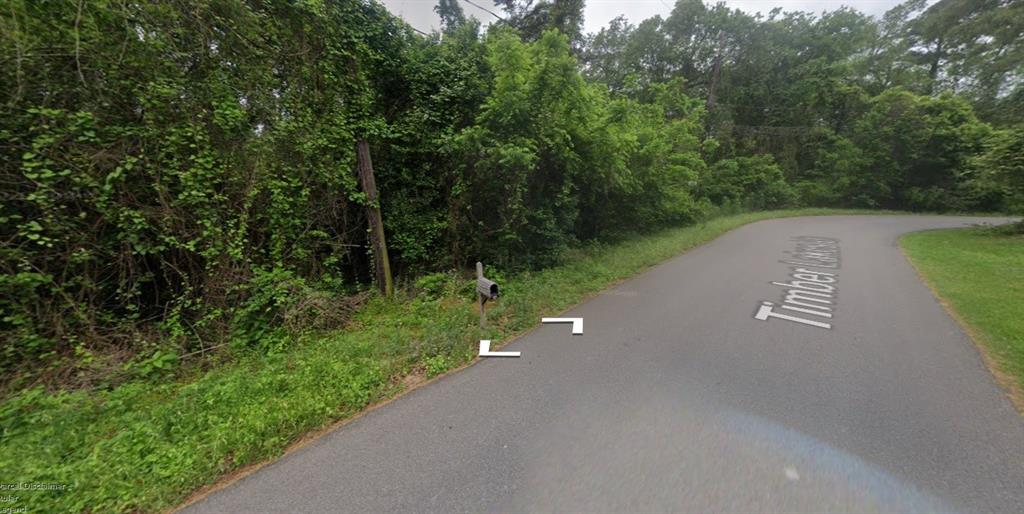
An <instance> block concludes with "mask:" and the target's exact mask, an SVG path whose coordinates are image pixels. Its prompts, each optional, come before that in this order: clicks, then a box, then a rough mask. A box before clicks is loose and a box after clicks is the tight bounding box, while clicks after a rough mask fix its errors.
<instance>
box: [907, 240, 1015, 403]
mask: <svg viewBox="0 0 1024 514" xmlns="http://www.w3.org/2000/svg"><path fill="white" fill-rule="evenodd" d="M900 244H901V245H902V246H903V249H904V251H905V252H906V253H907V255H908V256H909V257H910V260H911V262H912V263H913V264H914V266H915V267H916V268H917V270H918V271H919V272H920V273H921V275H923V276H924V278H925V280H926V281H927V282H928V284H929V285H930V286H931V287H932V290H934V291H935V293H936V294H937V295H938V296H939V297H940V298H941V299H943V300H944V301H945V302H946V304H947V306H948V307H950V308H951V309H952V311H953V314H954V316H955V317H957V318H958V319H959V321H960V322H961V324H962V325H964V327H965V328H966V330H967V331H968V332H969V333H970V334H971V335H972V336H973V338H974V340H975V341H977V343H978V344H979V346H980V347H981V351H982V354H983V355H984V356H985V360H986V361H988V364H989V366H990V367H991V368H993V373H994V374H995V375H996V377H997V378H998V379H999V381H1000V382H1002V383H1003V385H1004V386H1005V387H1007V389H1009V390H1010V393H1011V398H1013V400H1014V403H1016V404H1017V407H1018V408H1019V409H1022V410H1024V387H1022V386H1024V235H1022V234H1014V233H1012V232H1011V231H1009V230H1007V229H1006V228H1005V227H999V228H987V229H986V228H974V229H952V230H933V231H927V232H918V233H914V234H908V235H906V236H904V237H903V238H902V239H901V240H900Z"/></svg>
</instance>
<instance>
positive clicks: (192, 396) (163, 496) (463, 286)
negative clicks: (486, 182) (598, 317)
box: [0, 209, 875, 512]
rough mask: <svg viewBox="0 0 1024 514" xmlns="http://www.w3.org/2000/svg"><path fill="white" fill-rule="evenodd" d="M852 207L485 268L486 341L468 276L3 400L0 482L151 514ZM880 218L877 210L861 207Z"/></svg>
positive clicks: (95, 506)
mask: <svg viewBox="0 0 1024 514" xmlns="http://www.w3.org/2000/svg"><path fill="white" fill-rule="evenodd" d="M858 212H860V211H849V210H842V211H834V210H825V209H802V210H790V211H768V212H759V213H750V214H738V215H732V216H725V217H718V218H715V219H712V220H709V221H707V222H706V223H700V224H696V225H693V226H689V227H684V228H675V229H668V230H664V231H660V232H657V233H655V234H651V235H646V236H636V237H630V238H626V239H624V240H621V241H619V242H617V243H615V244H609V245H591V246H588V247H585V248H579V249H574V250H571V251H570V252H569V253H568V254H567V255H566V256H565V257H566V260H565V264H563V265H560V266H556V267H551V268H548V269H545V270H542V271H524V272H521V273H516V274H509V275H505V274H502V273H500V272H499V271H497V270H494V269H488V270H487V273H488V274H489V275H490V276H492V277H494V278H496V279H497V280H498V281H500V282H501V284H502V288H503V289H502V292H503V295H502V297H501V298H500V299H499V300H498V301H496V302H490V303H488V326H487V329H486V331H485V332H483V333H481V331H480V330H479V328H478V326H477V322H478V317H477V311H476V303H475V297H474V291H475V281H474V280H473V279H471V278H470V277H469V276H462V275H458V274H452V273H438V274H431V275H426V276H424V277H423V278H421V279H420V280H419V281H418V282H417V283H416V284H415V285H414V286H413V287H412V288H411V289H410V290H409V291H407V292H406V293H403V295H402V296H403V297H401V298H394V299H387V298H384V297H381V296H375V297H374V298H373V299H371V300H369V301H368V302H367V303H366V304H365V305H363V306H362V308H361V309H359V310H358V312H357V313H355V314H354V315H353V316H352V318H351V319H350V320H349V322H348V324H347V326H346V327H344V328H343V329H341V330H335V331H330V332H309V333H307V334H305V335H303V336H299V337H297V338H295V339H294V340H290V341H288V345H287V346H283V347H281V348H278V349H276V350H275V349H269V350H266V351H263V350H255V349H254V350H251V351H249V352H247V353H242V354H238V355H236V356H235V359H234V361H233V362H231V363H229V364H225V365H221V366H217V367H214V368H212V369H210V370H208V371H203V370H201V369H193V370H191V372H190V373H187V374H185V375H184V376H179V377H177V378H176V379H173V380H166V379H164V380H159V379H157V380H149V381H135V382H131V383H126V384H122V385H120V386H117V387H114V388H111V389H96V390H88V391H87V390H77V391H74V392H62V393H58V394H51V393H48V392H46V391H45V390H43V389H41V388H34V389H30V390H26V391H23V392H21V393H19V394H17V395H15V396H13V397H10V398H8V399H6V400H4V401H3V402H2V403H0V418H2V419H3V420H4V423H3V446H2V451H0V476H3V477H7V479H10V480H14V479H17V481H19V482H38V483H61V484H69V485H70V487H71V490H70V491H39V492H25V493H21V494H19V502H18V506H19V507H22V506H24V507H27V508H28V509H29V512H33V511H39V512H80V511H91V512H123V511H135V510H141V511H147V512H151V511H159V510H161V509H165V508H168V507H172V506H174V505H176V504H177V503H179V502H180V501H182V500H183V499H185V498H186V497H187V496H188V495H189V493H191V492H192V491H194V490H195V489H197V488H199V487H201V486H203V485H205V484H209V483H212V482H213V481H214V480H216V479H217V478H218V477H220V476H221V475H222V474H224V473H227V472H230V471H232V470H234V469H237V468H239V467H241V466H245V465H247V464H251V463H255V462H260V461H262V460H264V459H267V458H269V457H272V456H275V455H279V454H280V453H281V452H282V451H283V450H284V449H285V448H286V447H287V446H288V445H289V444H290V443H292V442H295V441H297V440H299V439H300V438H301V437H302V436H303V435H304V434H305V433H307V432H309V431H311V430H315V429H317V428H320V427H323V426H326V425H329V424H331V423H332V422H334V421H336V420H339V419H344V418H347V417H349V416H351V415H353V414H355V413H357V412H359V411H360V410H361V409H363V408H364V407H366V406H367V405H369V404H371V403H373V402H377V401H380V400H383V399H386V398H388V397H391V396H393V395H395V394H398V393H400V392H401V391H403V390H405V389H406V388H407V387H408V386H410V385H413V384H416V383H418V382H420V381H422V380H424V379H428V378H432V377H434V376H437V375H439V374H442V373H444V372H447V371H449V370H451V369H453V368H457V367H459V366H462V365H465V364H466V363H468V362H470V361H472V360H473V358H474V357H475V352H476V349H477V343H478V342H479V339H481V338H490V339H492V340H494V342H495V345H496V346H498V345H502V344H504V343H507V342H508V341H509V339H510V338H512V337H513V336H515V335H516V334H519V333H521V332H523V331H525V330H527V329H529V328H532V327H533V326H535V325H536V324H537V323H538V322H539V320H540V318H541V317H542V316H544V315H551V314H555V313H558V312H560V311H561V310H563V309H565V308H567V307H569V306H571V305H573V304H576V303H578V302H580V301H581V300H583V299H584V298H586V297H587V296H588V295H590V294H593V293H595V292H597V291H600V290H601V289H604V288H605V287H607V286H608V285H610V284H613V283H615V282H616V281H619V280H622V279H624V278H627V277H629V276H631V275H633V274H635V273H637V272H639V271H641V270H643V269H644V268H646V267H648V266H651V265H653V264H657V263H658V262H661V261H663V260H665V259H667V258H669V257H672V256H674V255H677V254H679V253H681V252H683V251H685V250H687V249H689V248H693V247H695V246H697V245H699V244H701V243H704V242H706V241H709V240H711V239H713V238H715V237H717V236H718V235H720V234H722V233H724V232H726V231H728V230H730V229H732V228H735V227H738V226H740V225H743V224H746V223H750V222H753V221H757V220H761V219H767V218H774V217H783V216H797V215H816V214H856V213H858ZM868 212H875V211H868Z"/></svg>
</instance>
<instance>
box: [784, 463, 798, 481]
mask: <svg viewBox="0 0 1024 514" xmlns="http://www.w3.org/2000/svg"><path fill="white" fill-rule="evenodd" d="M785 472H786V478H788V479H790V480H793V481H797V480H800V473H797V472H796V468H794V467H793V466H786V469H785Z"/></svg>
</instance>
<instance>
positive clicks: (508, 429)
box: [186, 216, 1024, 513]
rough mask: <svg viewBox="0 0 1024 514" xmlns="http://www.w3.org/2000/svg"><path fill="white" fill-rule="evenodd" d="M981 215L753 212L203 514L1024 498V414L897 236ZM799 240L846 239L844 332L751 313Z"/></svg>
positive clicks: (321, 443)
mask: <svg viewBox="0 0 1024 514" xmlns="http://www.w3.org/2000/svg"><path fill="white" fill-rule="evenodd" d="M980 221H990V222H991V221H998V220H994V219H984V218H951V217H926V216H863V217H861V216H837V217H807V218H790V219H781V220H771V221H764V222H760V223H755V224H752V225H747V226H745V227H742V228H739V229H737V230H735V231H733V232H730V233H728V234H726V235H724V236H722V237H720V238H719V239H717V240H715V241H713V242H711V243H709V244H707V245H705V246H702V247H700V248H697V249H695V250H692V251H690V252H688V253H686V254H684V255H682V256H680V257H677V258H674V259H671V260H669V261H666V262H664V263H662V264H661V265H659V266H657V267H655V268H653V269H651V270H649V271H648V272H646V273H644V274H642V275H639V276H638V277H636V278H634V279H632V280H630V281H628V282H625V283H623V284H621V285H619V286H618V287H615V288H612V289H609V290H607V291H605V292H604V293H603V294H601V295H599V296H597V297H596V298H594V299H592V300H590V301H588V302H585V303H583V304H581V305H579V306H577V307H576V308H574V309H572V310H570V311H569V312H567V313H565V314H564V315H563V316H567V317H570V316H580V317H583V318H584V326H583V329H584V333H583V335H582V336H575V337H574V336H571V335H570V328H569V325H544V326H542V327H541V328H539V329H537V330H535V331H533V332H532V333H530V334H528V335H526V336H524V337H522V338H520V339H518V340H516V341H514V342H512V343H511V344H510V345H508V346H506V347H505V348H503V350H513V351H515V350H518V351H521V352H522V353H523V355H522V357H521V358H519V359H488V360H485V361H483V362H480V363H479V364H477V365H475V366H472V367H470V368H467V369H465V370H463V371H461V372H458V373H455V374H453V375H452V376H449V377H446V378H443V379H441V380H439V381H437V382H435V383H433V384H430V385H428V386H425V387H422V388H420V389H418V390H415V391H413V392H412V393H410V394H408V395H406V396H404V397H402V398H399V399H397V400H396V401H394V402H392V403H391V404H389V405H386V406H384V407H382V408H379V409H377V410H375V411H372V412H370V413H369V414H367V415H366V416H364V417H363V418H361V419H359V420H357V421H355V422H353V423H351V424H349V425H347V426H344V427H342V428H340V429H338V430H336V431H334V432H332V433H330V434H328V435H326V436H324V437H322V438H320V439H318V440H316V441H315V442H313V443H311V444H309V445H307V446H305V447H303V448H301V449H300V450H298V451H295V452H293V453H291V454H289V455H287V456H286V457H284V458H282V459H280V460H279V461H277V462H275V463H273V464H271V465H268V466H266V467H265V468H263V469H261V470H260V471H258V472H256V473H254V474H252V475H250V476H248V477H246V478H244V479H242V480H240V481H239V482H237V483H235V484H233V485H231V486H230V487H228V488H226V489H224V490H221V491H219V492H217V493H214V494H213V495H211V496H209V497H207V498H206V499H205V500H203V501H201V502H199V503H197V504H194V505H192V506H191V507H189V508H188V509H186V512H189V513H206V512H231V513H235V512H288V513H295V512H394V511H410V512H411V511H415V512H483V511H498V512H518V511H531V512H536V511H541V512H551V511H586V512H636V511H645V512H650V511H690V512H708V511H715V512H741V511H742V512H749V511H767V512H797V511H808V512H823V511H857V512H873V511H885V512H891V511H902V512H921V511H964V512H1005V513H1009V512H1024V417H1021V415H1020V414H1018V413H1017V411H1016V410H1015V409H1014V408H1013V406H1012V405H1011V403H1010V402H1009V400H1008V399H1007V398H1006V397H1005V394H1004V392H1003V391H1002V390H1001V389H1000V388H999V387H998V386H997V385H996V383H995V382H994V380H993V378H992V377H991V375H990V373H989V372H988V371H987V370H986V368H985V366H984V364H983V362H982V360H981V358H980V356H979V354H978V352H977V350H976V349H975V347H974V345H973V343H971V341H970V340H969V339H968V338H967V337H966V336H965V335H964V333H963V332H962V331H961V330H960V328H959V327H958V326H957V324H956V323H955V322H954V321H953V320H952V319H951V318H950V317H949V316H948V315H947V314H946V312H945V311H944V310H943V308H942V307H941V306H940V305H939V303H938V302H937V301H936V300H935V299H934V297H933V296H932V293H931V292H930V291H929V290H928V288H927V287H926V286H924V285H923V284H922V283H921V281H920V280H919V279H918V277H917V275H916V273H915V271H914V270H913V269H912V268H911V266H910V265H909V264H908V262H907V261H906V258H905V257H904V255H903V253H902V252H901V250H900V249H899V248H898V246H897V238H898V236H899V235H900V234H903V233H905V232H909V231H914V230H921V229H927V228H939V227H954V226H962V225H966V224H968V223H972V222H980ZM796 236H817V237H819V238H832V239H837V240H838V243H837V244H838V248H839V250H840V254H839V255H840V256H841V266H840V267H839V268H838V269H826V268H818V269H817V271H827V272H828V273H832V274H833V275H834V276H835V277H836V278H837V279H838V280H837V281H836V282H834V283H832V285H833V287H834V289H835V291H834V292H833V294H831V295H830V298H831V300H830V301H832V302H833V303H832V304H831V305H832V306H833V310H832V312H831V314H832V316H833V317H832V318H831V319H829V320H828V321H829V324H831V325H832V328H831V329H825V328H820V327H817V326H811V325H807V324H803V323H800V322H793V321H788V320H785V319H781V318H769V319H768V320H766V321H761V320H758V319H755V318H754V314H755V312H756V311H757V310H758V308H759V306H761V305H763V303H762V302H763V301H770V302H773V304H774V305H776V308H777V309H778V308H779V306H780V305H781V304H782V303H784V294H785V288H784V287H781V286H778V285H773V284H772V282H773V281H777V282H783V283H785V282H787V281H790V280H793V277H792V276H791V275H792V274H793V273H794V270H793V269H792V268H793V266H792V265H789V264H785V263H782V262H780V259H785V258H787V257H793V255H794V254H792V253H786V252H794V251H796V250H795V248H796V245H797V242H795V241H794V240H793V239H792V238H793V237H796ZM822 256H823V257H822ZM827 256H828V255H827V252H825V253H820V255H819V257H822V258H825V257H827ZM805 269H806V268H805ZM826 276H828V275H818V278H819V280H820V281H822V282H827V280H826V279H824V278H823V277H826ZM797 278H808V277H806V274H805V276H804V277H797ZM499 301H500V300H499ZM1007 301H1024V299H1021V298H1016V299H1010V298H1007ZM779 312H782V311H781V309H780V310H779ZM787 312H789V313H790V314H794V315H803V316H805V317H806V318H815V319H818V320H821V319H823V318H822V317H821V316H816V315H813V314H806V315H804V314H803V313H800V312H796V311H787Z"/></svg>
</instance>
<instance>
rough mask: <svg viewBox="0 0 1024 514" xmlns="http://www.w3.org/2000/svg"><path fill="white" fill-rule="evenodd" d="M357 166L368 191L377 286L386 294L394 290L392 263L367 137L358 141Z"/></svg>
mask: <svg viewBox="0 0 1024 514" xmlns="http://www.w3.org/2000/svg"><path fill="white" fill-rule="evenodd" d="M356 168H357V169H358V170H359V182H360V184H361V185H362V186H363V192H364V193H366V200H367V203H366V217H367V218H369V220H370V244H371V245H372V246H373V265H374V272H375V278H376V280H377V287H380V292H381V293H383V294H384V296H388V297H390V296H391V295H392V293H393V292H394V286H393V284H392V282H391V263H390V262H389V261H388V245H387V242H386V241H385V240H384V222H383V221H382V220H381V216H380V202H378V201H377V184H376V182H375V181H374V179H373V162H372V161H371V160H370V143H369V142H367V141H366V139H365V138H361V139H359V140H358V141H356Z"/></svg>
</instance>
